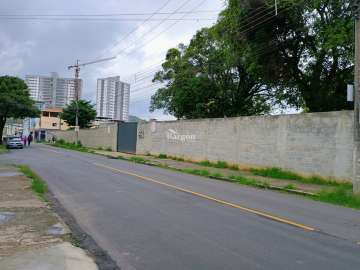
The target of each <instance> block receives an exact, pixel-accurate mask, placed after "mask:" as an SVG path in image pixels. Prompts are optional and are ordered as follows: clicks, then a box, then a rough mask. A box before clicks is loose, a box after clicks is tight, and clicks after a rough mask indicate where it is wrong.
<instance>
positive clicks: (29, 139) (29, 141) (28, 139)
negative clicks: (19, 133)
mask: <svg viewBox="0 0 360 270" xmlns="http://www.w3.org/2000/svg"><path fill="white" fill-rule="evenodd" d="M32 140H33V136H32V134H31V133H30V134H29V136H28V138H27V141H28V145H29V146H30V144H31V142H32Z"/></svg>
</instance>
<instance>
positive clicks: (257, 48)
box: [217, 0, 354, 112]
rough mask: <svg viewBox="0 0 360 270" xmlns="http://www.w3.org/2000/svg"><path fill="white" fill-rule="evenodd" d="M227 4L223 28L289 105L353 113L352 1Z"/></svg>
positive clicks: (240, 0) (248, 63)
mask: <svg viewBox="0 0 360 270" xmlns="http://www.w3.org/2000/svg"><path fill="white" fill-rule="evenodd" d="M272 5H273V0H271V1H270V0H257V1H246V0H228V6H227V8H226V9H225V11H224V12H223V13H222V14H221V16H220V19H219V22H218V25H217V26H218V27H219V26H221V31H222V35H223V37H224V38H225V39H226V40H227V41H228V42H229V44H232V47H233V48H238V47H239V46H247V48H248V50H247V51H245V53H244V54H243V55H242V56H243V58H244V61H245V63H246V66H247V69H248V70H251V73H252V74H254V73H255V74H257V75H258V76H259V77H261V78H262V80H263V81H264V82H266V84H267V85H269V86H272V87H274V88H276V89H277V90H278V97H279V98H285V99H286V101H287V103H288V104H291V105H294V106H297V107H303V108H306V109H308V110H309V111H312V112H318V111H332V110H342V109H352V104H349V103H347V101H346V84H347V83H352V82H353V69H354V65H353V51H354V31H353V19H352V16H351V5H350V0H345V1H339V0H311V1H306V0H302V1H299V0H287V1H279V14H278V15H277V16H274V12H271V9H273V7H272V8H271V6H272Z"/></svg>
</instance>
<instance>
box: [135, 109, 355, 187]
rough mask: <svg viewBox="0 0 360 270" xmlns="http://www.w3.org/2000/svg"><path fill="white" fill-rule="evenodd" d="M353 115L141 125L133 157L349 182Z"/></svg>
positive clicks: (184, 121)
mask: <svg viewBox="0 0 360 270" xmlns="http://www.w3.org/2000/svg"><path fill="white" fill-rule="evenodd" d="M353 146H354V144H353V112H352V111H341V112H329V113H310V114H298V115H281V116H257V117H238V118H228V119H202V120H181V121H169V122H154V121H153V122H150V123H140V124H139V126H138V141H137V153H141V154H145V153H150V154H160V153H164V154H167V155H171V156H179V157H184V158H187V159H192V160H210V161H219V160H222V161H227V162H229V163H235V164H240V165H243V166H246V167H253V166H257V167H273V166H275V167H281V168H285V169H290V170H294V171H297V172H299V173H302V174H305V175H309V174H318V175H322V176H327V177H333V178H338V179H342V180H346V181H351V179H352V175H353Z"/></svg>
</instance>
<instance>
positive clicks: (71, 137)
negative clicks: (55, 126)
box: [51, 124, 118, 151]
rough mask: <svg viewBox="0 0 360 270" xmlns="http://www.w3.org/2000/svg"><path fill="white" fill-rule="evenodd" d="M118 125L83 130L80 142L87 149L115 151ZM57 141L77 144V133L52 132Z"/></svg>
mask: <svg viewBox="0 0 360 270" xmlns="http://www.w3.org/2000/svg"><path fill="white" fill-rule="evenodd" d="M117 131H118V129H117V124H113V125H108V126H106V127H100V128H94V129H81V130H80V133H79V140H80V141H81V143H82V145H84V146H86V147H92V148H99V147H102V148H104V149H106V148H111V149H112V150H113V151H116V150H117ZM51 134H54V135H55V136H56V138H57V140H60V139H63V140H65V141H66V142H71V143H73V142H75V140H76V137H75V131H74V130H69V131H56V132H54V131H52V132H51Z"/></svg>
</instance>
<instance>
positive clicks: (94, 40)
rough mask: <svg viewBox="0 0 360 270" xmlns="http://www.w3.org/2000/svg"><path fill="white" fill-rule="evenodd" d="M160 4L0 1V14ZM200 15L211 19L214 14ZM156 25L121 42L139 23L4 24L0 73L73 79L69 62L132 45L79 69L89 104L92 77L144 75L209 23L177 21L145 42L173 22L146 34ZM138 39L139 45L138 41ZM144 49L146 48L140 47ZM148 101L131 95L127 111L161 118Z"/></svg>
mask: <svg viewBox="0 0 360 270" xmlns="http://www.w3.org/2000/svg"><path fill="white" fill-rule="evenodd" d="M201 1H202V0H192V1H191V2H190V4H188V5H187V6H185V7H184V8H182V11H186V10H187V11H188V10H191V9H192V8H194V7H195V6H196V5H198V4H199V3H201ZM30 2H31V3H30ZM165 2H166V0H153V1H149V0H136V1H119V0H107V1H103V2H101V5H100V4H99V1H98V0H77V1H70V0H62V1H55V0H37V1H23V0H1V1H0V10H2V12H3V13H40V14H42V13H53V14H54V13H57V14H86V13H88V14H96V13H126V12H128V13H129V12H139V13H142V12H146V13H151V12H154V11H155V10H157V9H158V8H159V7H161V6H162V5H164V3H165ZM183 2H184V0H182V1H171V2H170V4H169V5H168V6H166V8H165V9H164V10H162V11H163V12H172V11H174V10H175V9H177V8H178V7H179V6H180V5H181V4H182V3H183ZM223 3H224V0H208V1H207V2H205V3H204V5H203V6H201V7H199V9H201V10H219V9H221V8H222V6H223ZM194 16H197V15H194ZM199 16H200V15H199ZM201 16H204V17H206V16H208V17H209V16H212V17H214V16H215V14H212V15H201ZM176 18H179V16H178V17H176ZM158 23H159V22H158V21H156V22H154V21H153V22H147V23H145V24H143V25H142V26H141V27H140V28H139V30H138V31H137V32H136V34H135V35H131V37H130V38H129V39H126V40H123V37H124V36H125V35H126V34H127V33H129V31H130V30H132V29H134V28H135V27H136V26H138V25H139V24H141V22H140V23H139V22H131V23H130V22H111V23H109V22H102V23H101V22H73V21H71V22H69V21H67V22H45V23H44V22H43V23H34V22H26V23H25V22H22V23H14V22H6V21H4V22H2V25H1V30H0V63H1V65H0V72H1V73H6V74H10V75H11V74H14V75H19V76H22V77H24V76H25V75H26V74H30V73H33V74H49V73H50V72H52V71H56V72H58V73H59V74H60V75H61V76H66V77H67V76H73V73H72V71H67V69H66V67H67V65H69V64H72V63H74V62H75V60H76V59H80V60H81V61H88V60H89V61H91V60H93V59H97V58H98V57H99V56H103V57H109V56H112V55H113V54H116V53H117V52H119V51H121V49H123V48H125V47H127V46H129V45H130V44H132V43H134V42H135V41H136V48H135V49H134V51H132V52H131V54H121V55H120V56H119V57H118V58H117V59H116V60H114V61H110V62H106V63H99V64H96V65H92V66H87V67H85V68H84V69H82V71H81V76H82V78H83V80H84V95H85V98H88V99H92V100H93V101H94V100H95V95H96V79H97V78H99V77H108V76H114V75H120V76H121V77H122V78H125V77H127V76H129V75H131V74H133V73H136V72H138V71H143V69H144V68H147V67H149V66H151V65H153V64H156V63H159V62H160V61H161V60H163V59H164V58H165V52H166V50H167V49H169V48H170V47H174V46H177V45H178V44H179V43H180V42H183V43H187V42H188V41H189V39H190V38H191V36H192V35H193V34H195V32H196V30H198V29H200V28H202V27H203V26H206V25H211V24H212V22H208V21H201V22H196V21H193V22H186V21H180V22H179V23H178V24H176V26H174V27H173V28H171V29H169V31H167V32H165V33H163V34H161V35H160V36H159V37H158V38H156V39H155V40H154V41H151V42H150V43H149V40H151V39H152V38H153V37H154V36H157V35H158V34H159V33H160V32H162V31H163V30H164V29H166V28H167V27H169V26H170V25H171V24H172V23H173V21H172V22H169V21H168V22H166V23H164V24H163V25H161V27H159V28H158V29H157V30H156V31H154V32H151V31H152V29H153V27H154V26H156V25H157V24H158ZM150 32H151V33H150ZM143 35H144V36H143ZM138 39H139V41H137V40H138ZM119 41H121V42H120V44H118V45H117V46H115V47H114V44H116V43H118V42H119ZM144 44H146V46H142V45H144ZM113 47H114V48H113ZM150 75H151V74H150ZM150 83H151V78H149V79H148V80H144V81H142V82H141V83H137V84H136V85H133V86H132V87H133V89H136V88H141V87H142V86H143V85H147V84H150ZM150 97H151V92H149V91H145V90H144V91H143V92H140V91H139V92H138V93H137V94H134V96H133V97H132V99H131V100H133V101H136V102H137V103H132V104H131V106H132V107H131V111H132V113H136V114H139V116H144V118H149V117H151V116H152V115H156V116H157V117H156V118H158V119H160V118H161V117H159V112H156V114H149V113H148V106H149V101H150ZM165 117H167V116H165Z"/></svg>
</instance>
